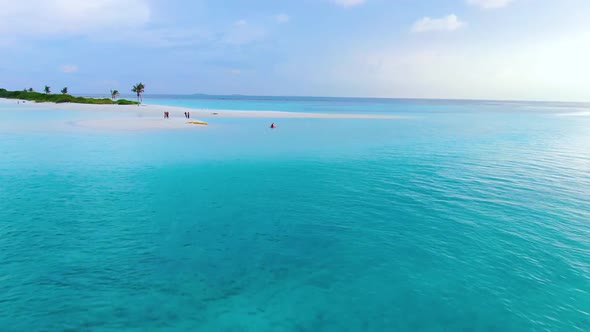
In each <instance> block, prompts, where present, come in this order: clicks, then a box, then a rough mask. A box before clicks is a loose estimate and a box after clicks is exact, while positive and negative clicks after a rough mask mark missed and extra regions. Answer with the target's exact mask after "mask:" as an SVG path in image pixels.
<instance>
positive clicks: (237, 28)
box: [222, 20, 267, 45]
mask: <svg viewBox="0 0 590 332" xmlns="http://www.w3.org/2000/svg"><path fill="white" fill-rule="evenodd" d="M266 36H267V32H266V30H264V29H263V28H261V27H259V26H256V25H255V24H248V22H246V20H239V21H236V22H234V24H233V27H232V28H231V29H230V30H229V31H228V32H227V34H226V35H225V36H224V38H223V40H222V41H223V42H225V43H227V44H231V45H245V44H249V43H252V42H257V41H260V40H262V39H264V38H265V37H266Z"/></svg>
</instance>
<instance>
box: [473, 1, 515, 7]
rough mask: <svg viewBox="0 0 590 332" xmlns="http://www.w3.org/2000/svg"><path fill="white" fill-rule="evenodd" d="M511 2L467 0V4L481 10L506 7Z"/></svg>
mask: <svg viewBox="0 0 590 332" xmlns="http://www.w3.org/2000/svg"><path fill="white" fill-rule="evenodd" d="M512 1H513V0H467V3H468V4H470V5H474V6H478V7H480V8H483V9H493V8H502V7H506V6H507V5H508V4H509V3H511V2H512Z"/></svg>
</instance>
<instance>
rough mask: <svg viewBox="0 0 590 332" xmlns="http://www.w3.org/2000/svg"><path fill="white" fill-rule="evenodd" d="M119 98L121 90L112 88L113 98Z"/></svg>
mask: <svg viewBox="0 0 590 332" xmlns="http://www.w3.org/2000/svg"><path fill="white" fill-rule="evenodd" d="M117 98H119V90H111V99H117Z"/></svg>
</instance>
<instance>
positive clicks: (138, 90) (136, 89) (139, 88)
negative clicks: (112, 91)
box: [131, 82, 145, 104]
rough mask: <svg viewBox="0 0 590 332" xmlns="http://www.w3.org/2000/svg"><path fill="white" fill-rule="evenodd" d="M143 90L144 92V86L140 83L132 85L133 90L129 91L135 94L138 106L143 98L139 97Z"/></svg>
mask: <svg viewBox="0 0 590 332" xmlns="http://www.w3.org/2000/svg"><path fill="white" fill-rule="evenodd" d="M144 90H145V85H143V83H141V82H139V83H137V84H136V85H134V86H133V89H131V91H132V92H135V93H136V94H137V101H138V102H139V103H140V104H141V102H142V101H143V98H142V97H141V95H142V94H143V91H144Z"/></svg>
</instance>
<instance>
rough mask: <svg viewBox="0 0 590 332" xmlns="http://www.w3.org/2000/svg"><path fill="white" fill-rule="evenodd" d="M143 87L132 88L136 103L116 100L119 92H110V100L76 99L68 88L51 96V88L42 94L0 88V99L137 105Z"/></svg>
mask: <svg viewBox="0 0 590 332" xmlns="http://www.w3.org/2000/svg"><path fill="white" fill-rule="evenodd" d="M144 89H145V86H144V85H143V84H142V83H138V84H136V85H134V86H133V89H132V91H133V92H135V93H136V94H137V99H138V101H132V100H127V99H117V98H118V97H119V91H117V90H111V98H90V97H76V96H72V95H70V94H68V88H67V87H64V88H63V89H61V91H60V92H61V93H60V94H52V93H51V88H50V87H49V86H47V85H46V86H45V88H44V89H43V90H44V92H43V93H41V92H36V91H34V90H33V88H29V89H23V90H22V91H8V90H6V89H2V88H0V98H6V99H18V100H27V101H34V102H36V103H57V104H61V103H76V104H94V105H139V104H140V103H141V95H142V94H143V91H144Z"/></svg>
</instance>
